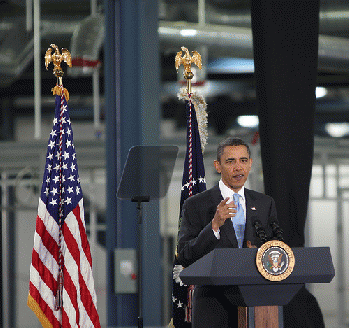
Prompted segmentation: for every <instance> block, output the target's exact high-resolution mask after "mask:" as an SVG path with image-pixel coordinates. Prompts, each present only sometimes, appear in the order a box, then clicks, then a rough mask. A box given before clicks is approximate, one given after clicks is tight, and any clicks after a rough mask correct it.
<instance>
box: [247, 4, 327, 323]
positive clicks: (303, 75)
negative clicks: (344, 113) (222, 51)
mask: <svg viewBox="0 0 349 328" xmlns="http://www.w3.org/2000/svg"><path fill="white" fill-rule="evenodd" d="M251 16H252V33H253V45H254V60H255V77H256V90H257V102H258V113H259V114H258V115H259V121H260V123H259V129H260V130H259V132H260V137H261V153H262V163H263V173H264V181H265V193H266V194H268V195H270V196H272V197H273V198H274V200H275V203H276V209H277V213H278V220H279V222H280V225H281V227H282V228H283V230H284V238H285V242H286V243H287V244H288V245H289V246H291V247H302V246H304V227H305V220H306V216H307V209H308V199H309V184H310V178H311V171H312V162H313V150H314V126H313V125H314V112H315V100H316V97H315V87H316V77H317V54H318V27H319V0H306V1H305V0H288V1H284V0H252V3H251ZM309 311H312V316H309ZM284 319H285V327H323V320H322V314H321V311H320V309H319V307H318V304H317V302H316V300H315V298H314V297H313V296H312V295H311V294H310V293H309V292H308V291H307V290H306V289H305V288H303V289H302V290H301V292H300V293H299V294H298V295H297V296H296V297H295V298H294V300H293V301H292V302H291V303H290V304H289V305H287V306H285V307H284Z"/></svg>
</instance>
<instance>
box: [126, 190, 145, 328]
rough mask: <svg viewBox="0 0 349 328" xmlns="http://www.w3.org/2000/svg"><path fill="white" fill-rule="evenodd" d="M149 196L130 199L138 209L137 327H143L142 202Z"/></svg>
mask: <svg viewBox="0 0 349 328" xmlns="http://www.w3.org/2000/svg"><path fill="white" fill-rule="evenodd" d="M149 200H150V197H149V196H136V197H133V198H132V199H131V202H134V203H137V210H138V252H137V262H138V279H137V288H138V328H143V300H142V298H143V291H142V274H143V272H142V270H143V268H142V242H143V238H142V202H149Z"/></svg>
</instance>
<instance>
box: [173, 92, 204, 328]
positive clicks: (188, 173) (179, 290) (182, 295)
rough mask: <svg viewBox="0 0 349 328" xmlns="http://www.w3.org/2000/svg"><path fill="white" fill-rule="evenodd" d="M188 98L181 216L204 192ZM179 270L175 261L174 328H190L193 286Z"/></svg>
mask: <svg viewBox="0 0 349 328" xmlns="http://www.w3.org/2000/svg"><path fill="white" fill-rule="evenodd" d="M188 97H189V100H188V101H187V102H186V115H187V150H186V156H185V161H184V169H183V178H182V190H181V201H180V213H181V212H182V206H183V203H184V201H185V200H186V199H187V198H188V197H191V196H193V195H195V194H197V193H200V192H202V191H204V190H206V180H205V168H204V161H203V156H202V148H201V140H200V134H199V128H198V122H197V116H196V111H195V108H194V104H193V102H192V100H191V97H192V95H191V94H188ZM180 223H181V218H180V219H179V224H178V229H179V228H180ZM181 270H182V266H181V265H179V263H178V262H177V259H176V258H175V260H174V269H173V281H172V282H173V283H172V316H173V325H174V326H175V327H176V328H180V327H183V328H186V327H188V328H189V327H191V307H192V292H193V286H186V285H183V283H182V282H181V280H180V279H179V277H178V276H179V273H180V272H181Z"/></svg>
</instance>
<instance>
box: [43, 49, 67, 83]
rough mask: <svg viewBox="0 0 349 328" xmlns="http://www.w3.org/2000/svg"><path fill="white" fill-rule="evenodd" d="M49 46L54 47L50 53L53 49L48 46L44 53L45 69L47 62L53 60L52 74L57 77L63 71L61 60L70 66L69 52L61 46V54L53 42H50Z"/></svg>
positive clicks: (61, 74)
mask: <svg viewBox="0 0 349 328" xmlns="http://www.w3.org/2000/svg"><path fill="white" fill-rule="evenodd" d="M50 46H51V47H52V48H54V49H55V52H54V53H52V50H53V49H52V48H48V49H47V50H46V54H45V66H46V69H48V65H49V63H51V62H53V65H54V68H53V74H54V75H56V76H57V77H62V76H63V74H64V72H63V70H62V68H61V62H62V61H64V62H66V63H67V65H68V66H69V67H71V66H72V64H71V55H70V52H69V51H68V50H67V49H65V48H62V54H60V52H59V49H58V47H57V46H56V45H55V44H51V45H50Z"/></svg>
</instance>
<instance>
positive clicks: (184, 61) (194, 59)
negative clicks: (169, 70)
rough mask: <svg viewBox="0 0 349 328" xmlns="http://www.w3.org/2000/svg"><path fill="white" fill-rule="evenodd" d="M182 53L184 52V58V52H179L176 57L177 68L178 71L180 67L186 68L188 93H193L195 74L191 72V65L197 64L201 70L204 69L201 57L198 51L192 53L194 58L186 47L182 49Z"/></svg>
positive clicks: (185, 76) (185, 75)
mask: <svg viewBox="0 0 349 328" xmlns="http://www.w3.org/2000/svg"><path fill="white" fill-rule="evenodd" d="M181 49H182V51H184V52H185V53H184V55H183V57H182V51H179V52H177V55H176V57H175V67H176V70H178V68H179V66H181V65H183V66H184V73H183V75H184V78H185V79H186V80H187V88H188V93H191V79H192V78H193V77H194V74H193V72H192V71H191V64H192V63H193V64H195V65H196V66H197V67H199V69H201V68H202V64H201V55H200V54H199V53H198V52H197V51H192V54H193V55H192V56H191V55H190V53H189V50H188V49H187V48H186V47H181Z"/></svg>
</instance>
